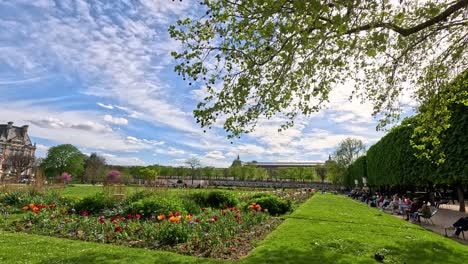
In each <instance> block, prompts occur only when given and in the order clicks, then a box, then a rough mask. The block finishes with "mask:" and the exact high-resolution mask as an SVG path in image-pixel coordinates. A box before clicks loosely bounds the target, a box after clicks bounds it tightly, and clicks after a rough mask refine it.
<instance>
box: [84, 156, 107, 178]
mask: <svg viewBox="0 0 468 264" xmlns="http://www.w3.org/2000/svg"><path fill="white" fill-rule="evenodd" d="M105 165H106V159H105V158H104V157H102V156H99V155H98V154H97V153H91V155H90V156H89V157H88V158H87V159H86V161H85V172H84V175H83V178H82V182H91V183H92V184H94V183H96V179H97V178H98V174H100V173H101V171H102V169H103V168H104V166H105Z"/></svg>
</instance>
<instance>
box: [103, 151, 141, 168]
mask: <svg viewBox="0 0 468 264" xmlns="http://www.w3.org/2000/svg"><path fill="white" fill-rule="evenodd" d="M100 155H102V156H103V157H104V158H105V159H106V162H107V163H108V164H115V165H122V166H143V165H146V163H145V162H144V161H142V160H141V159H140V158H137V157H126V156H117V155H114V154H109V153H101V154H100Z"/></svg>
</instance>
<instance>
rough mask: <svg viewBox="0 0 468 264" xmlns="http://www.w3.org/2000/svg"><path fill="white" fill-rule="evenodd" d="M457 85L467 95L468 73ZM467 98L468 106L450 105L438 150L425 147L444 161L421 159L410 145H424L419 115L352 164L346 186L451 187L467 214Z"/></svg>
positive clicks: (417, 151) (462, 104) (394, 129)
mask: <svg viewBox="0 0 468 264" xmlns="http://www.w3.org/2000/svg"><path fill="white" fill-rule="evenodd" d="M454 85H455V86H457V87H460V85H461V86H462V87H464V91H465V92H468V71H467V72H465V74H462V75H461V76H460V77H458V78H457V79H456V80H455V81H454V82H453V83H452V84H451V86H454ZM449 88H450V87H449ZM447 89H448V88H447ZM466 98H467V99H466V100H467V101H466V103H453V104H451V105H450V107H449V109H448V111H450V113H451V115H450V121H449V127H448V128H447V129H446V130H445V131H444V132H443V133H442V134H441V135H442V136H441V137H440V141H439V142H435V143H431V144H436V145H437V147H433V148H432V149H431V148H430V145H429V144H426V146H428V147H429V149H426V150H425V152H426V153H427V151H429V152H430V151H437V153H433V155H432V157H434V156H437V157H441V159H439V160H438V161H434V160H432V159H430V157H424V156H421V155H419V154H420V149H418V148H415V147H414V145H413V146H412V145H411V144H410V142H411V141H422V139H421V138H418V135H423V134H425V133H421V132H420V131H418V130H417V128H418V127H419V122H422V121H423V120H421V117H420V116H418V115H416V116H414V117H411V118H407V119H405V120H404V121H403V122H402V124H401V125H399V126H397V127H394V128H393V129H392V130H391V131H390V132H389V133H387V135H385V136H384V137H383V138H382V139H380V141H378V142H377V143H376V144H374V145H373V146H372V147H371V148H370V149H369V150H368V151H367V154H366V156H362V157H361V158H359V159H358V160H356V161H355V162H354V163H352V165H350V166H349V167H348V169H347V171H346V174H345V181H344V183H345V184H346V185H347V186H354V184H355V182H354V181H355V180H358V184H359V185H362V177H366V178H367V179H368V184H369V186H375V187H380V188H390V187H393V188H398V189H400V190H401V189H406V190H408V189H427V190H434V189H435V188H437V187H451V188H453V189H455V190H457V193H458V197H459V199H458V200H459V201H460V210H461V211H464V203H463V200H464V195H463V194H464V188H465V187H466V186H468V96H467V97H466ZM426 121H427V120H425V122H426Z"/></svg>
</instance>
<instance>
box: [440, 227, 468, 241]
mask: <svg viewBox="0 0 468 264" xmlns="http://www.w3.org/2000/svg"><path fill="white" fill-rule="evenodd" d="M444 230H445V236H446V237H447V236H448V235H447V230H455V227H453V226H447V227H445V228H444ZM461 234H462V237H463V240H466V239H465V231H463V230H462V231H461Z"/></svg>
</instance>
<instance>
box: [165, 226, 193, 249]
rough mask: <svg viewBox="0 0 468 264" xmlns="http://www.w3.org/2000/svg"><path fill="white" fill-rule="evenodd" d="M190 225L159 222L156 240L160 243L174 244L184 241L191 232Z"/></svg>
mask: <svg viewBox="0 0 468 264" xmlns="http://www.w3.org/2000/svg"><path fill="white" fill-rule="evenodd" d="M190 229H192V228H191V226H190V225H186V224H185V225H184V224H172V223H169V222H168V221H164V222H162V223H161V225H160V228H159V232H158V233H156V240H158V242H159V244H160V245H175V244H179V243H183V242H186V241H187V240H188V239H189V235H190V234H191V232H190V231H191V230H190Z"/></svg>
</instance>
